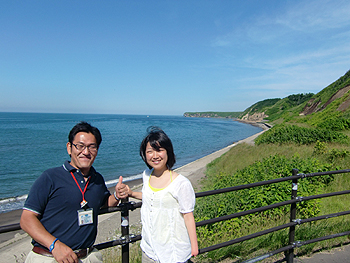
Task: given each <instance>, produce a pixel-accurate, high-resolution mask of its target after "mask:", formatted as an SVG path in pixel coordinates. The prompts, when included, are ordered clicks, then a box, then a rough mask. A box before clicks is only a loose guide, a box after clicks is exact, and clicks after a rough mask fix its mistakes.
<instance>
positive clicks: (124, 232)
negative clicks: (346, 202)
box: [0, 169, 350, 263]
mask: <svg viewBox="0 0 350 263" xmlns="http://www.w3.org/2000/svg"><path fill="white" fill-rule="evenodd" d="M349 172H350V169H346V170H338V171H328V172H319V173H309V174H298V170H297V169H293V171H292V176H290V177H284V178H278V179H273V180H269V181H262V182H257V183H253V184H247V185H239V186H233V187H228V188H223V189H218V190H212V191H206V192H200V193H196V198H200V197H204V196H210V195H216V194H223V193H228V192H232V191H237V190H242V189H248V188H253V187H258V186H263V185H269V184H275V183H280V182H285V181H292V187H291V199H290V200H286V201H283V202H280V203H275V204H272V205H268V206H264V207H259V208H255V209H251V210H247V211H241V212H238V213H234V214H231V215H225V216H222V217H218V218H213V219H208V220H204V221H200V222H196V227H201V226H204V225H208V224H213V223H216V222H220V221H224V220H229V219H233V218H237V217H241V216H244V215H249V214H254V213H257V212H262V211H266V210H269V209H274V208H277V207H280V206H284V205H290V222H289V223H287V224H283V225H280V226H276V227H273V228H270V229H267V230H264V231H260V232H257V233H254V234H250V235H247V236H243V237H240V238H236V239H233V240H230V241H227V242H224V243H220V244H216V245H213V246H210V247H206V248H201V249H199V254H203V253H205V252H209V251H213V250H216V249H219V248H223V247H226V246H230V245H233V244H237V243H240V242H243V241H246V240H249V239H253V238H256V237H259V236H263V235H266V234H269V233H272V232H276V231H279V230H282V229H286V228H289V240H288V244H289V245H288V246H285V247H281V248H279V249H277V250H275V251H271V252H269V253H267V254H264V255H261V256H259V257H255V258H252V259H249V260H246V261H244V262H246V263H248V262H249V263H253V262H258V261H261V260H263V259H266V258H268V257H271V256H273V255H276V254H279V253H282V252H285V260H286V262H287V263H293V259H294V249H295V248H297V247H301V246H303V245H307V244H311V243H315V242H319V241H323V240H327V239H332V238H336V237H341V236H346V235H350V231H346V232H343V233H335V234H332V235H329V236H324V237H320V238H316V239H311V240H305V241H295V227H296V226H297V225H301V224H304V223H309V222H313V221H318V220H324V219H328V218H333V217H338V216H344V215H348V214H350V210H348V211H341V212H338V213H333V214H328V215H322V216H318V217H313V218H307V219H297V218H296V214H297V213H296V212H297V206H296V204H297V203H298V202H302V201H308V200H313V199H320V198H326V197H331V196H337V195H345V194H350V190H346V191H340V192H333V193H325V194H320V195H313V196H307V197H300V196H298V195H297V191H298V180H299V179H303V178H307V177H314V176H323V175H334V174H342V173H349ZM141 205H142V203H141V202H138V203H134V202H129V200H128V199H124V200H122V202H121V204H120V205H119V206H118V207H111V208H106V209H103V210H101V211H100V213H99V214H105V213H112V212H117V211H119V212H121V237H120V238H119V239H116V240H113V241H109V242H105V243H100V244H97V245H94V246H95V247H96V248H97V249H100V250H101V249H105V248H108V247H113V246H118V245H121V246H122V263H128V262H129V244H130V243H133V242H136V241H139V240H141V235H133V234H130V233H129V211H132V210H134V209H137V208H140V207H141ZM20 229H21V228H20V226H19V224H12V225H6V226H1V227H0V234H1V233H5V232H9V231H16V230H20Z"/></svg>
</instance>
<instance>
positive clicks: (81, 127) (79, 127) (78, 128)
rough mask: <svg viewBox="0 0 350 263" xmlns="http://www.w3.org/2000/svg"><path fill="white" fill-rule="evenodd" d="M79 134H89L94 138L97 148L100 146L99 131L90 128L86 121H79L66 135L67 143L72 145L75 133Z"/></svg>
mask: <svg viewBox="0 0 350 263" xmlns="http://www.w3.org/2000/svg"><path fill="white" fill-rule="evenodd" d="M79 132H86V133H91V134H92V135H94V136H95V139H96V143H97V147H99V146H100V144H101V142H102V136H101V133H100V131H99V129H97V128H96V127H94V126H91V125H90V124H89V123H87V122H86V121H81V122H79V123H78V124H76V125H75V126H74V127H73V128H72V129H71V131H70V132H69V135H68V141H69V142H70V143H71V144H72V143H73V141H74V137H75V135H77V133H79Z"/></svg>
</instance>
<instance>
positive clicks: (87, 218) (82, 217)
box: [78, 208, 94, 226]
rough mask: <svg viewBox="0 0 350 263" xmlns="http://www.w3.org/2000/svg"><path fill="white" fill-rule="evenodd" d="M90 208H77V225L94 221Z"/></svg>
mask: <svg viewBox="0 0 350 263" xmlns="http://www.w3.org/2000/svg"><path fill="white" fill-rule="evenodd" d="M92 211H93V210H92V208H89V209H86V210H78V224H79V226H84V225H89V224H92V223H93V222H94V220H93V214H92Z"/></svg>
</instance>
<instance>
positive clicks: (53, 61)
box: [0, 0, 350, 115]
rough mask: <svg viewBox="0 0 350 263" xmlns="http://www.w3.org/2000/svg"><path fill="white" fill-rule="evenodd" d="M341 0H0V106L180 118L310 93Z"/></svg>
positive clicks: (324, 63)
mask: <svg viewBox="0 0 350 263" xmlns="http://www.w3.org/2000/svg"><path fill="white" fill-rule="evenodd" d="M349 14H350V1H348V0H346V1H326V0H315V1H313V0H306V1H299V0H285V1H280V0H266V1H261V0H255V1H252V0H245V1H233V0H221V1H218V0H210V1H209V0H200V1H199V0H158V1H154V0H147V1H146V0H129V1H127V0H103V1H96V0H69V1H66V0H51V1H48V0H41V1H40V0H31V1H23V0H21V1H18V0H11V1H9V0H0V111H3V112H49V113H98V114H105V113H106V114H142V115H143V114H145V115H182V114H183V113H185V112H197V111H200V112H203V111H220V112H232V111H244V110H245V109H247V108H248V107H250V106H251V105H253V104H254V103H256V102H258V101H262V100H265V99H271V98H284V97H287V96H289V95H291V94H298V93H318V92H319V91H321V90H322V89H323V88H325V87H327V86H328V85H329V84H331V83H332V82H334V81H335V80H337V79H338V78H340V77H341V76H343V75H344V74H345V73H346V72H347V71H348V70H349V69H350V44H349V43H350V15H349Z"/></svg>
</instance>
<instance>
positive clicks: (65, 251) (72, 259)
mask: <svg viewBox="0 0 350 263" xmlns="http://www.w3.org/2000/svg"><path fill="white" fill-rule="evenodd" d="M52 255H53V256H54V258H55V259H56V261H57V262H58V263H66V262H69V263H79V259H78V256H77V255H76V254H75V253H74V251H73V250H72V249H71V248H70V247H68V246H67V245H66V244H64V243H62V242H60V241H59V240H57V241H56V243H55V247H54V249H53V250H52Z"/></svg>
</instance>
